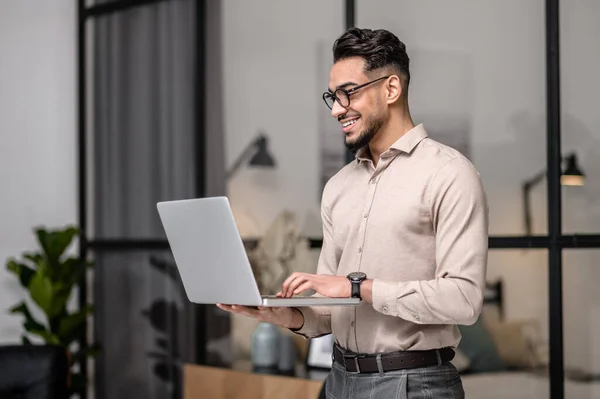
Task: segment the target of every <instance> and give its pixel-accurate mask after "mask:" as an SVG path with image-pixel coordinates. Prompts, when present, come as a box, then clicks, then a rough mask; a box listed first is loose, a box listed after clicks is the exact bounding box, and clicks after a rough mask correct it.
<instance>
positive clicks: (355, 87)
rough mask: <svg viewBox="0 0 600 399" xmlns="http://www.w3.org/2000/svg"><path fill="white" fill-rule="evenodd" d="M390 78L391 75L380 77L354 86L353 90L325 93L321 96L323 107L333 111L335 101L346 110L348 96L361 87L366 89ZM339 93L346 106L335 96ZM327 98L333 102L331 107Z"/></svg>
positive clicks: (348, 100) (337, 90)
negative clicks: (341, 94) (325, 106)
mask: <svg viewBox="0 0 600 399" xmlns="http://www.w3.org/2000/svg"><path fill="white" fill-rule="evenodd" d="M390 76H392V75H387V76H382V77H380V78H377V79H373V80H371V81H369V82H367V83H363V84H360V85H358V86H354V87H353V88H351V89H349V90H346V89H336V90H335V91H334V92H333V93H332V92H330V91H326V92H324V93H323V96H322V98H323V101H324V102H325V105H327V108H329V109H333V104H334V103H335V101H337V103H338V104H340V105H341V106H342V107H343V108H348V107H349V106H350V96H351V95H353V94H356V92H357V91H358V90H360V89H362V88H363V87H366V86H368V85H370V84H371V83H375V82H378V81H380V80H383V79H387V78H389V77H390ZM339 91H341V92H342V93H344V96H345V98H346V101H347V102H348V104H346V105H344V104H342V100H341V99H340V97H339V96H338V95H337V93H338V92H339ZM328 98H333V102H332V103H331V106H330V105H329V103H328V102H327V99H328Z"/></svg>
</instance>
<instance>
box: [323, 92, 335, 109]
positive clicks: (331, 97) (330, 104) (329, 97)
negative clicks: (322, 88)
mask: <svg viewBox="0 0 600 399" xmlns="http://www.w3.org/2000/svg"><path fill="white" fill-rule="evenodd" d="M323 100H324V101H325V104H327V106H328V107H329V109H332V108H333V102H334V101H335V97H334V95H333V94H331V93H324V94H323Z"/></svg>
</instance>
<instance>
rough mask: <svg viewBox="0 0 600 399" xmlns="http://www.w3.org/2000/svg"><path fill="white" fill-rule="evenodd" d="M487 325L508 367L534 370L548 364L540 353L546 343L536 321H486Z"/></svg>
mask: <svg viewBox="0 0 600 399" xmlns="http://www.w3.org/2000/svg"><path fill="white" fill-rule="evenodd" d="M485 325H486V329H487V330H488V331H489V332H490V335H491V337H492V339H493V340H494V343H495V344H496V348H497V349H498V354H499V355H500V357H501V358H502V360H503V362H504V364H505V366H506V367H508V368H511V369H533V368H536V367H541V366H543V365H544V363H546V362H545V361H544V359H543V353H540V352H541V350H543V347H544V343H543V340H542V338H541V336H540V333H539V328H538V323H537V322H536V321H535V320H515V321H505V322H499V321H488V320H487V319H486V322H485Z"/></svg>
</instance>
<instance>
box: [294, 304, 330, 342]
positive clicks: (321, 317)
mask: <svg viewBox="0 0 600 399" xmlns="http://www.w3.org/2000/svg"><path fill="white" fill-rule="evenodd" d="M296 309H298V310H299V311H300V313H302V316H303V317H304V324H303V325H302V327H300V329H298V330H294V329H290V331H291V332H293V333H295V334H298V335H301V336H303V337H305V338H314V337H318V336H320V335H325V334H329V333H330V332H331V327H330V315H328V314H319V313H317V312H316V311H315V310H314V309H312V308H310V307H300V308H296Z"/></svg>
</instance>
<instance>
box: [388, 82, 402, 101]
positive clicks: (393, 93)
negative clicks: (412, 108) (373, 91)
mask: <svg viewBox="0 0 600 399" xmlns="http://www.w3.org/2000/svg"><path fill="white" fill-rule="evenodd" d="M401 96H402V82H401V81H400V78H399V77H398V76H397V75H392V76H390V78H389V79H388V82H387V96H386V102H387V103H388V104H393V103H395V102H396V101H398V99H399V98H400V97H401Z"/></svg>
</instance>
